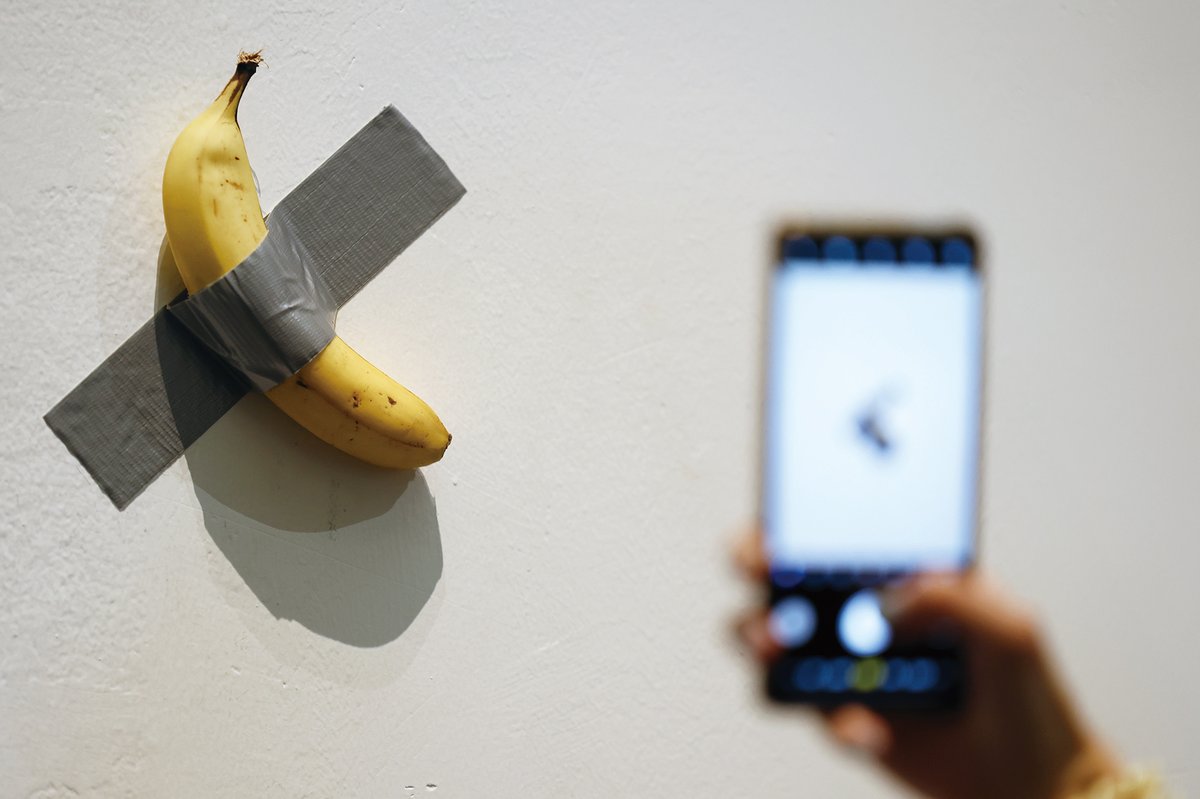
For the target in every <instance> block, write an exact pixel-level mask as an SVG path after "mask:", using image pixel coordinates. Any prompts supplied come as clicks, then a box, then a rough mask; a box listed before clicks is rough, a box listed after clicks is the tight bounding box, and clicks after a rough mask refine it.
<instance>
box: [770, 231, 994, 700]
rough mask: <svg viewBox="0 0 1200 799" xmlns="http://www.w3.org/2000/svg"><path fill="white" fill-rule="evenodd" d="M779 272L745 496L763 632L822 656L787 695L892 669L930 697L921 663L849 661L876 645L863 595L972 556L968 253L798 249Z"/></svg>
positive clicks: (932, 673)
mask: <svg viewBox="0 0 1200 799" xmlns="http://www.w3.org/2000/svg"><path fill="white" fill-rule="evenodd" d="M782 256H783V258H782V262H781V264H780V265H779V267H778V268H777V269H776V270H775V271H774V277H773V280H774V286H773V291H772V293H771V296H772V298H773V307H772V309H771V325H772V330H771V347H770V352H769V355H768V357H769V361H768V380H767V383H768V385H767V408H766V425H767V427H766V439H765V456H766V458H767V464H766V467H767V468H766V469H765V472H764V473H765V475H766V481H765V483H764V492H765V496H764V497H763V500H764V501H763V511H764V520H763V521H764V525H765V529H766V534H767V549H768V556H769V559H770V562H771V569H772V575H773V576H772V580H773V592H774V599H773V606H774V607H773V613H772V627H773V632H774V633H775V636H776V638H778V639H779V640H780V643H782V644H784V645H785V646H787V647H790V648H792V649H801V648H803V647H804V645H805V644H808V643H809V642H810V640H811V641H812V642H813V646H810V647H809V649H811V650H813V651H823V652H824V653H825V654H826V655H827V657H825V658H821V657H813V658H809V659H807V660H806V661H804V662H803V663H800V664H799V665H797V664H793V666H794V667H795V668H797V669H798V668H799V667H800V666H801V665H804V663H808V664H809V671H810V672H812V674H805V675H800V677H797V676H796V675H795V674H792V675H791V676H790V677H789V679H791V680H792V681H793V682H795V680H796V679H800V678H802V677H807V678H808V683H812V685H811V686H810V687H812V688H814V690H815V689H821V690H827V691H832V692H835V693H836V692H837V691H841V690H847V691H853V690H854V689H855V686H856V685H858V686H859V687H860V688H861V687H862V686H863V685H866V683H871V685H869V686H867V687H868V688H869V689H871V690H874V689H882V688H883V687H884V684H885V683H886V679H887V677H888V674H887V672H888V671H889V670H890V671H891V676H892V677H893V678H896V675H897V673H898V672H900V671H905V670H906V671H907V672H909V673H910V676H911V673H913V672H914V671H915V672H920V673H921V674H920V675H919V676H921V679H922V680H924V681H925V682H928V683H930V685H929V686H925V687H926V688H930V687H933V685H934V684H936V682H937V681H938V679H940V675H939V674H938V673H937V672H938V663H937V661H936V659H933V660H931V659H929V658H909V659H904V658H893V659H892V660H891V661H887V660H878V659H876V660H874V661H870V662H867V663H866V664H865V665H864V659H870V658H876V656H879V655H880V654H881V653H884V652H885V651H886V650H887V649H888V646H889V644H890V643H891V636H890V631H889V629H888V627H887V623H886V622H885V621H884V619H883V617H882V615H881V614H880V612H879V607H878V599H877V596H876V593H875V590H874V589H875V587H877V586H878V584H879V583H881V582H882V581H883V580H885V579H887V578H888V577H889V576H895V575H898V574H903V573H906V572H911V571H916V570H925V569H941V568H959V567H962V566H964V565H966V564H967V563H969V562H970V560H971V557H972V548H973V542H974V526H975V502H976V497H975V494H976V471H977V462H978V438H979V429H978V426H979V391H980V361H981V354H982V353H981V346H982V340H981V339H982V332H981V327H982V325H981V322H982V319H981V315H982V289H981V285H980V281H979V274H978V271H977V269H976V265H975V257H974V250H973V247H972V245H971V243H970V242H968V241H967V240H966V239H962V238H947V239H943V240H932V239H925V238H916V237H914V238H906V239H889V238H883V237H875V238H868V239H864V240H853V239H850V238H845V237H840V236H833V237H828V238H824V239H818V238H810V237H802V238H797V239H793V240H790V241H787V242H785V244H784V247H783V253H782ZM812 662H815V663H817V664H818V666H812V665H811V663H812ZM902 667H903V668H902ZM831 669H832V676H830V675H829V673H830V670H831ZM863 669H867V671H869V672H870V674H868V675H866V677H864V676H863V675H862V674H860V672H862V671H863ZM822 670H823V671H822ZM822 675H824V676H822ZM867 677H869V679H867ZM801 682H803V679H801ZM911 682H912V680H911V679H910V680H909V683H911ZM909 687H911V686H909ZM799 688H801V689H804V686H803V685H801V686H799ZM835 688H836V689H837V691H834V689H835Z"/></svg>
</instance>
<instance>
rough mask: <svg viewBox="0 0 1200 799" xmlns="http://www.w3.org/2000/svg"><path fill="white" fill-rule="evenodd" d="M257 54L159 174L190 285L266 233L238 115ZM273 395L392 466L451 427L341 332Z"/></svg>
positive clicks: (419, 459)
mask: <svg viewBox="0 0 1200 799" xmlns="http://www.w3.org/2000/svg"><path fill="white" fill-rule="evenodd" d="M260 61H261V59H260V58H259V56H258V54H245V53H243V54H242V55H241V57H239V59H238V66H237V70H236V71H235V72H234V75H233V77H232V78H231V79H230V81H229V83H228V84H227V85H226V86H225V89H224V90H223V91H222V92H221V94H220V96H218V97H217V99H216V100H215V101H214V102H213V103H212V105H210V106H209V107H208V108H207V109H206V110H205V111H204V112H203V113H201V114H200V116H198V117H196V119H195V120H193V121H192V122H191V124H189V125H188V126H187V127H186V128H184V130H183V132H182V133H180V134H179V138H177V139H176V140H175V144H174V145H173V146H172V147H171V152H170V154H169V155H168V156H167V165H166V169H165V170H164V172H163V215H164V217H165V219H166V226H167V239H168V242H169V244H170V248H171V255H173V256H174V258H175V262H176V264H177V265H178V267H179V274H180V276H181V277H182V278H183V283H184V285H185V286H187V289H188V291H189V292H193V293H195V292H197V291H199V290H200V289H202V288H204V287H205V286H207V285H209V284H210V283H212V282H214V281H216V280H218V279H219V278H220V277H221V276H223V275H224V274H225V273H226V272H228V271H229V270H231V269H233V268H234V267H235V266H237V265H238V264H239V263H241V262H242V261H243V260H244V259H245V258H246V256H248V255H249V254H250V253H251V252H253V251H254V250H255V248H257V247H258V245H259V243H260V242H261V241H262V240H263V238H264V237H265V236H266V235H267V227H266V223H265V222H264V220H263V215H262V208H261V207H260V206H259V202H258V194H257V192H256V190H255V187H254V175H253V173H252V172H251V171H250V163H249V159H248V158H247V156H246V145H245V142H244V141H243V140H242V131H241V129H240V128H239V127H238V123H237V109H238V103H239V102H240V101H241V98H242V93H243V92H244V91H245V89H246V84H247V83H248V82H249V81H250V77H251V76H252V75H253V74H254V72H255V70H256V69H257V67H258V64H259V63H260ZM266 395H267V398H268V399H270V400H271V401H272V402H273V403H275V404H276V405H277V406H279V408H280V409H282V410H283V411H284V413H286V414H287V415H288V416H290V417H292V418H293V419H295V420H296V421H297V422H298V423H299V424H300V425H301V426H303V427H305V428H306V429H308V430H309V431H310V432H312V433H313V434H314V435H316V436H317V437H318V438H320V439H321V440H322V441H325V442H326V443H328V444H332V445H333V446H335V447H337V448H338V449H340V450H342V451H343V452H345V453H348V454H350V455H353V456H354V457H356V458H360V459H361V460H364V461H367V462H368V463H373V464H376V465H378V466H385V467H390V468H395V469H415V468H417V467H419V466H425V465H428V464H430V463H434V462H435V461H437V460H439V459H440V458H441V457H442V455H443V453H445V451H446V447H447V446H449V444H450V434H449V433H448V432H447V431H446V427H445V426H444V425H443V424H442V422H441V420H440V419H439V418H438V417H437V414H435V413H434V412H433V410H432V409H431V408H430V407H429V406H428V405H426V404H425V402H423V401H422V400H421V398H420V397H418V396H417V395H415V394H413V393H412V392H411V391H409V390H408V389H406V388H405V387H404V386H402V385H400V384H399V383H397V382H396V381H394V380H392V379H391V378H390V377H388V376H387V375H385V374H384V373H383V372H381V371H380V370H379V369H377V368H375V367H374V366H372V365H371V364H370V363H368V362H367V360H366V359H364V358H363V357H362V356H361V355H359V354H358V353H356V352H355V351H354V350H352V349H350V347H349V346H347V345H346V343H345V342H344V341H342V339H341V338H339V337H335V338H334V339H333V341H331V342H330V343H329V345H328V346H327V347H326V348H325V349H324V350H322V351H321V353H320V354H319V355H317V357H315V358H314V359H313V360H312V361H310V362H309V363H308V364H307V365H306V366H305V367H304V368H303V369H301V370H300V371H299V372H298V373H296V374H295V375H293V376H292V377H290V378H288V379H287V380H285V381H284V382H283V383H280V384H279V385H278V386H276V387H275V388H273V389H271V390H269V391H267V392H266Z"/></svg>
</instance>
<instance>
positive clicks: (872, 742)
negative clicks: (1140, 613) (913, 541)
mask: <svg viewBox="0 0 1200 799" xmlns="http://www.w3.org/2000/svg"><path fill="white" fill-rule="evenodd" d="M736 559H737V561H738V563H739V565H740V566H741V567H742V569H743V571H745V572H746V573H747V574H748V575H749V576H750V577H752V578H754V579H756V580H759V581H761V580H763V579H764V577H765V575H766V562H765V559H764V556H763V554H762V548H761V543H760V540H759V536H758V535H754V536H751V537H749V538H748V539H746V540H745V541H743V542H741V543H740V544H739V546H738V548H737V556H736ZM882 602H883V606H884V609H885V613H886V614H887V615H888V617H889V620H890V621H891V623H892V626H893V629H894V631H895V634H896V636H897V637H898V638H902V637H905V636H920V635H921V634H922V633H923V632H927V631H929V630H930V628H932V627H935V626H938V627H944V626H945V625H947V624H950V625H952V626H953V627H954V628H956V630H957V632H958V633H959V634H960V635H961V636H962V639H963V641H964V644H965V649H966V659H967V672H968V684H967V685H968V691H969V693H968V696H967V697H966V699H965V702H964V706H963V708H962V709H961V710H960V711H959V712H958V713H956V714H954V715H952V716H948V717H921V716H919V715H914V714H909V715H902V714H895V715H890V716H884V715H881V714H879V713H876V712H874V711H872V710H869V709H867V708H865V707H862V706H860V705H846V706H842V707H839V708H835V709H833V710H829V711H825V718H826V724H827V726H828V729H829V730H830V732H831V733H832V734H833V736H834V738H835V739H836V740H838V741H839V742H841V743H842V744H844V745H847V746H849V747H852V748H854V749H856V750H859V751H863V752H865V753H867V754H868V755H870V756H871V757H872V758H873V759H874V760H875V761H876V762H878V763H879V764H880V765H881V766H882V767H883V768H884V769H886V770H887V771H888V772H890V773H891V774H892V775H893V776H895V777H897V778H899V779H900V780H901V781H903V782H905V783H907V784H908V785H909V786H911V787H913V788H915V789H917V790H918V791H920V792H922V793H924V794H925V795H927V796H930V797H934V799H991V797H995V799H1015V798H1016V797H1020V799H1061V798H1064V797H1069V796H1071V795H1072V794H1074V793H1076V792H1077V791H1081V790H1084V789H1086V788H1087V786H1088V785H1090V784H1091V783H1093V782H1094V781H1096V780H1098V779H1099V778H1101V777H1104V776H1108V775H1115V774H1117V773H1119V766H1118V763H1117V761H1116V759H1115V758H1114V757H1113V756H1112V755H1111V754H1110V753H1109V751H1108V749H1107V748H1106V747H1105V746H1104V745H1103V744H1101V742H1100V741H1099V739H1098V738H1097V737H1096V736H1095V735H1094V734H1093V733H1092V732H1091V731H1090V730H1089V729H1088V728H1087V727H1086V725H1085V724H1084V723H1083V721H1082V720H1081V718H1080V717H1079V715H1078V714H1077V712H1076V711H1075V708H1074V706H1073V704H1072V702H1071V700H1070V698H1069V697H1068V695H1067V692H1066V690H1065V688H1064V686H1063V684H1062V682H1061V680H1060V678H1059V676H1058V674H1057V672H1056V671H1055V669H1054V667H1053V664H1052V663H1051V659H1050V656H1049V654H1048V652H1047V648H1046V645H1045V643H1044V639H1043V636H1042V633H1041V631H1040V630H1039V628H1038V625H1037V623H1036V622H1035V620H1034V617H1033V615H1032V613H1030V611H1028V610H1026V609H1024V608H1022V607H1021V606H1020V605H1019V604H1018V603H1017V602H1015V601H1014V600H1013V599H1012V598H1011V597H1010V596H1008V595H1007V594H1005V593H1004V592H1003V591H1002V590H1001V589H1000V588H999V587H997V586H996V585H995V584H993V583H991V582H990V581H988V580H986V579H984V578H983V577H981V576H979V575H977V574H973V573H967V574H963V575H946V574H941V575H935V574H931V575H924V576H921V577H917V578H914V579H911V580H909V581H907V582H905V583H902V584H899V585H897V586H894V587H892V588H889V589H887V591H885V592H884V595H883V598H882ZM738 632H739V634H740V635H741V637H742V639H743V640H744V641H745V642H746V643H747V644H748V645H749V646H750V647H751V649H752V650H753V651H754V652H755V654H756V655H757V656H758V658H759V659H760V660H763V661H769V660H771V659H772V658H774V657H776V656H777V655H778V654H779V651H780V649H779V647H778V645H777V644H776V643H775V642H774V641H773V640H772V639H771V634H770V632H769V629H768V627H767V623H766V611H765V610H764V609H758V610H755V611H752V612H750V613H748V614H746V615H745V616H744V617H743V618H742V619H741V620H740V622H739V623H738Z"/></svg>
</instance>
